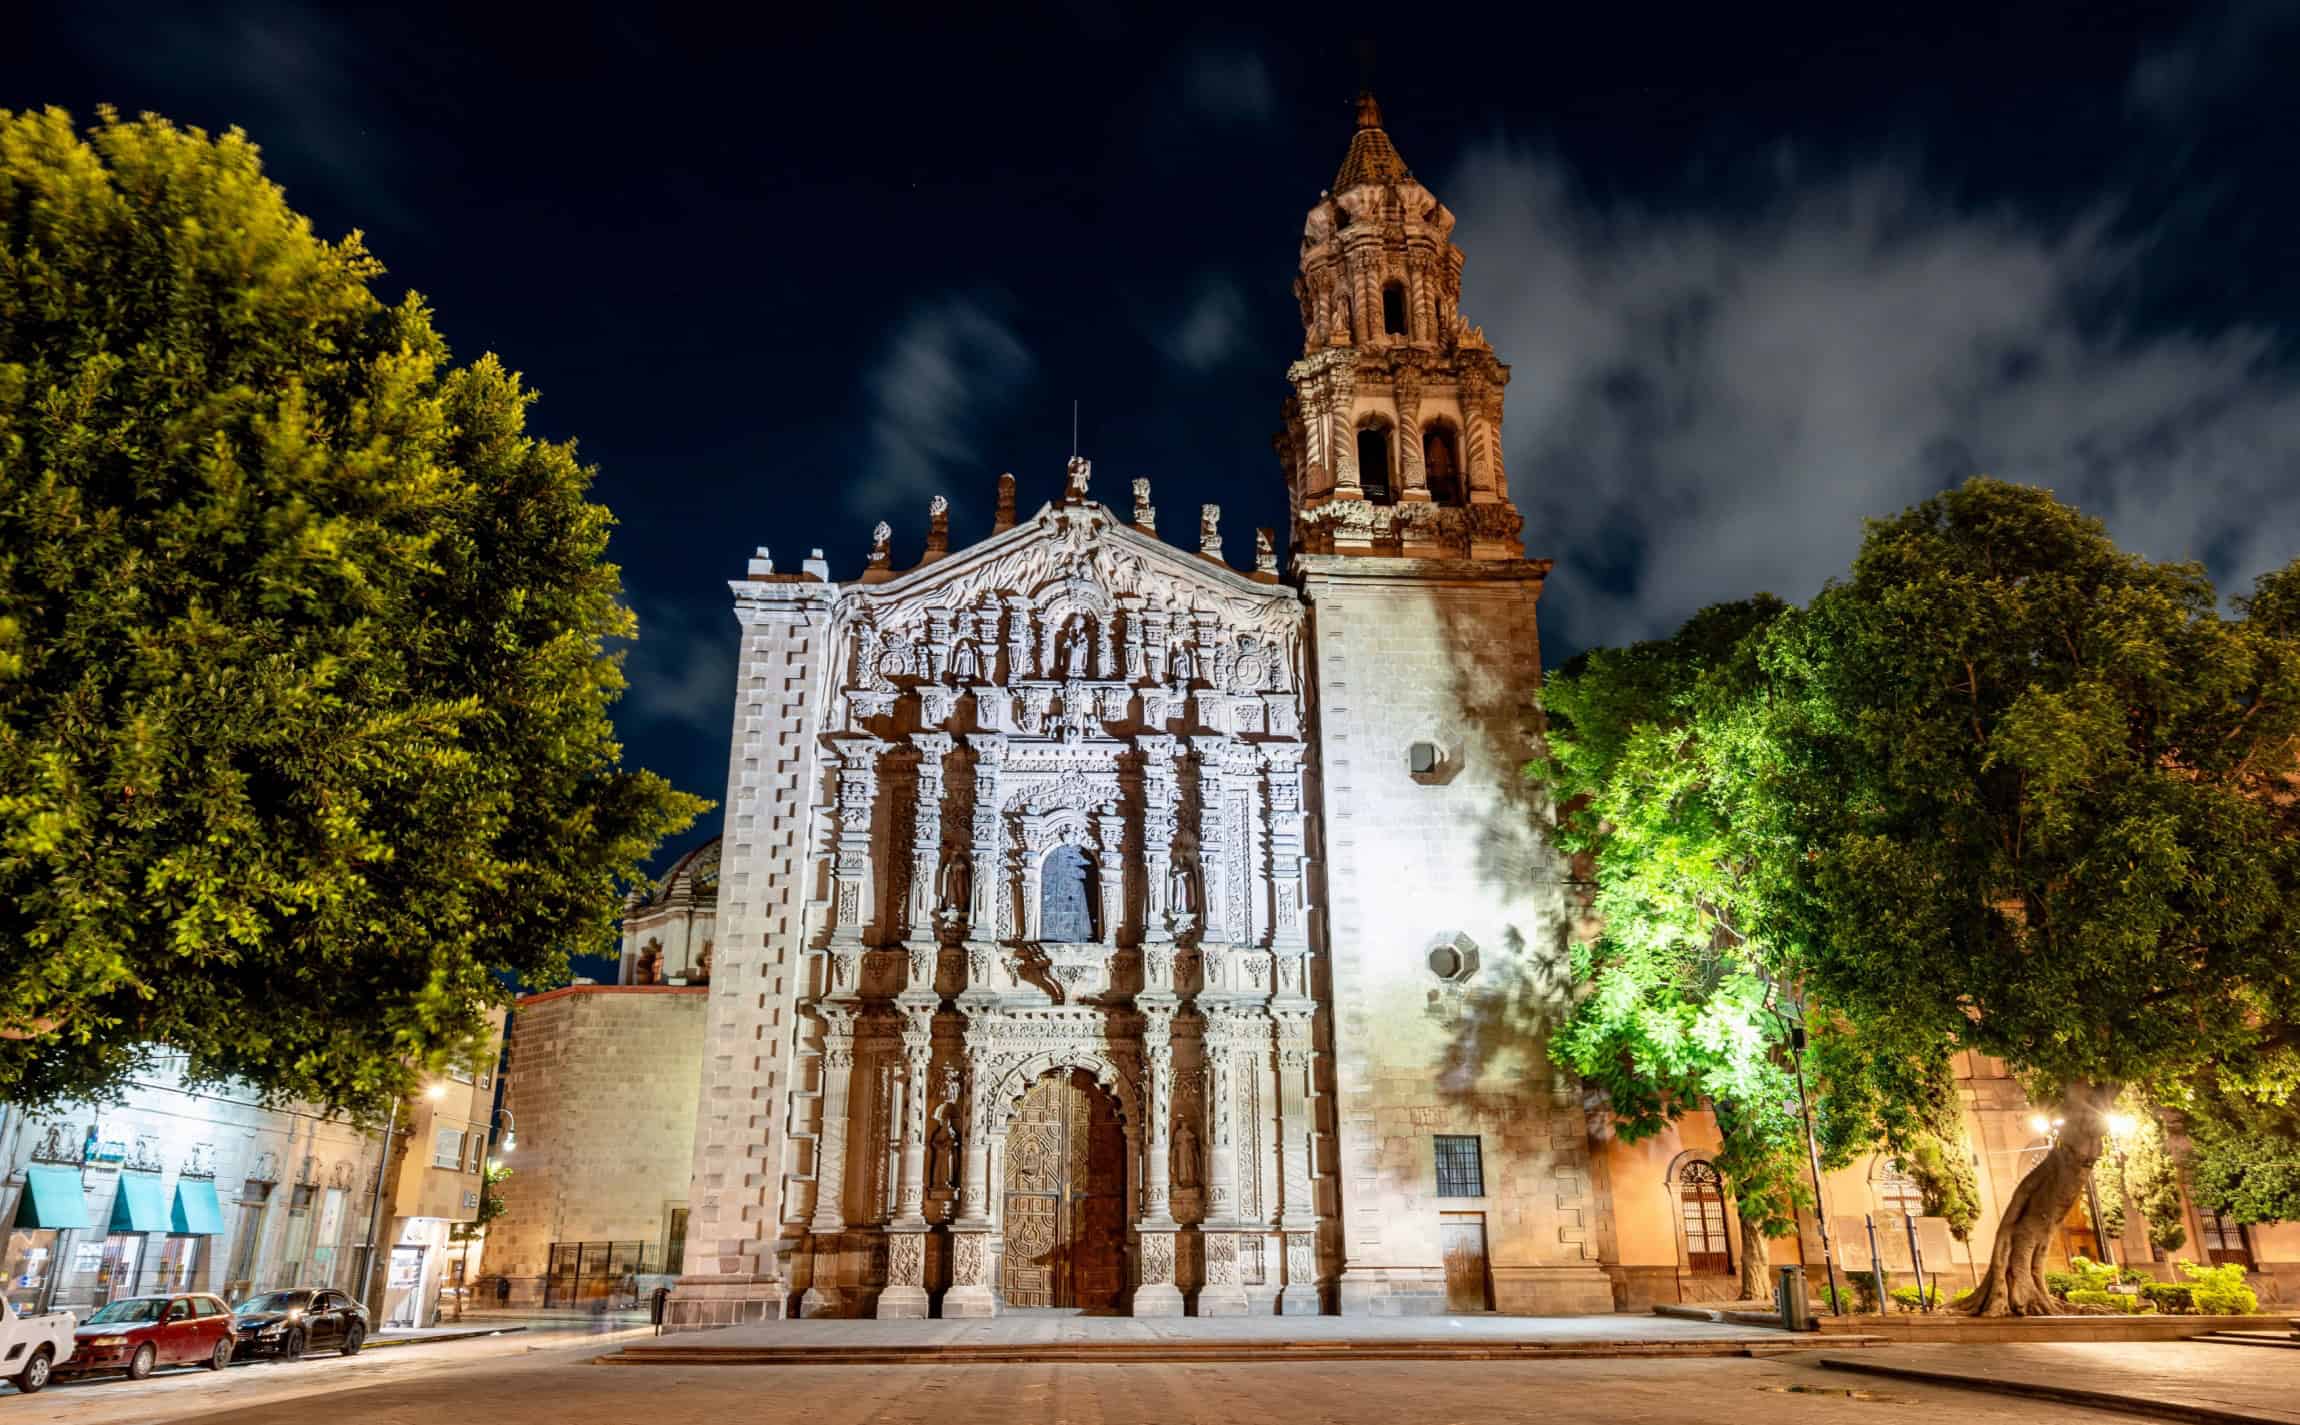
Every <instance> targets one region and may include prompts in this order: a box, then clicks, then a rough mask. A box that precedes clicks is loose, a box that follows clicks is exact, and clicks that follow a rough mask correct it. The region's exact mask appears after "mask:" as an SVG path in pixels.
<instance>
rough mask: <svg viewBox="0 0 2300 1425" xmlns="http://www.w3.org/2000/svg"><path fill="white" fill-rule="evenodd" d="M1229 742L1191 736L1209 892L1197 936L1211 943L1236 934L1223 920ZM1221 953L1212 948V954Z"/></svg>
mask: <svg viewBox="0 0 2300 1425" xmlns="http://www.w3.org/2000/svg"><path fill="white" fill-rule="evenodd" d="M1229 743H1230V739H1229V738H1227V737H1209V736H1199V737H1193V738H1191V739H1190V746H1191V749H1192V750H1193V751H1194V752H1195V753H1196V754H1197V761H1198V879H1199V883H1200V885H1201V886H1202V887H1203V888H1204V891H1205V896H1206V904H1205V906H1204V907H1203V908H1202V909H1201V911H1200V915H1199V922H1198V923H1199V927H1200V929H1199V933H1198V940H1199V943H1200V944H1202V945H1205V946H1208V947H1212V946H1216V945H1221V944H1225V943H1227V942H1228V941H1230V940H1231V939H1233V938H1234V937H1233V936H1232V934H1231V929H1230V927H1229V925H1228V924H1227V923H1226V922H1225V921H1224V920H1223V916H1224V914H1225V913H1226V912H1227V910H1228V907H1229V904H1230V854H1229V838H1228V836H1227V834H1226V828H1227V826H1228V817H1227V815H1226V813H1227V812H1228V811H1229V793H1228V791H1227V788H1226V786H1225V784H1224V781H1223V775H1222V773H1223V766H1224V763H1225V761H1226V758H1225V756H1224V753H1225V752H1226V751H1227V749H1228V747H1229ZM1218 953H1219V952H1218V951H1212V950H1209V954H1218ZM1210 963H1211V962H1210Z"/></svg>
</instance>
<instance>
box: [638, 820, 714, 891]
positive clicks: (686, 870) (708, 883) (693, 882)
mask: <svg viewBox="0 0 2300 1425" xmlns="http://www.w3.org/2000/svg"><path fill="white" fill-rule="evenodd" d="M675 895H684V896H686V897H688V898H690V899H692V900H698V901H715V900H717V899H718V898H719V838H718V837H716V836H714V837H712V838H711V839H710V840H708V841H706V842H704V843H703V844H702V845H700V846H698V847H696V848H695V849H694V850H692V851H690V852H688V853H687V854H686V855H684V856H681V857H680V858H679V859H678V860H677V861H675V862H673V863H672V865H671V869H670V870H668V871H665V872H664V873H663V880H662V884H660V885H658V886H657V887H656V888H655V892H654V894H653V895H650V896H648V897H647V904H649V905H661V904H663V903H664V902H666V901H668V900H669V899H670V898H671V897H673V896H675Z"/></svg>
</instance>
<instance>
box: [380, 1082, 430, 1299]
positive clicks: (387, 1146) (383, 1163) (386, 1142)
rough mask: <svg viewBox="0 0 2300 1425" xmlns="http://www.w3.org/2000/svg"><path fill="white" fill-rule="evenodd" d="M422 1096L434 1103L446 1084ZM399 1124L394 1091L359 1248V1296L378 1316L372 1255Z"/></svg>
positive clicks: (425, 1090)
mask: <svg viewBox="0 0 2300 1425" xmlns="http://www.w3.org/2000/svg"><path fill="white" fill-rule="evenodd" d="M423 1096H424V1097H425V1098H427V1099H430V1100H431V1101H432V1102H433V1103H437V1102H439V1101H440V1100H441V1099H443V1098H445V1097H447V1088H446V1086H445V1085H443V1084H430V1085H427V1086H426V1087H425V1088H424V1090H423ZM398 1127H399V1095H397V1094H393V1095H392V1098H391V1113H390V1115H389V1116H388V1117H386V1118H385V1119H384V1121H383V1156H382V1157H381V1158H380V1159H378V1160H377V1162H376V1165H375V1196H374V1198H372V1199H371V1200H370V1201H369V1203H368V1206H367V1242H366V1244H365V1245H364V1246H363V1247H362V1248H361V1249H360V1250H361V1251H362V1252H364V1253H365V1254H366V1255H365V1257H364V1259H363V1260H362V1261H361V1262H360V1281H359V1299H360V1301H361V1302H362V1303H363V1304H365V1305H366V1307H367V1309H368V1311H369V1312H370V1313H372V1314H373V1316H374V1317H375V1318H377V1319H381V1317H382V1315H383V1302H382V1301H381V1300H379V1299H378V1298H377V1294H376V1283H375V1259H376V1255H377V1254H378V1253H379V1252H380V1251H381V1250H382V1242H381V1239H380V1237H379V1234H380V1233H381V1232H382V1230H383V1184H384V1180H385V1179H386V1178H387V1177H389V1176H390V1174H391V1139H392V1134H393V1133H394V1131H395V1130H397V1129H398Z"/></svg>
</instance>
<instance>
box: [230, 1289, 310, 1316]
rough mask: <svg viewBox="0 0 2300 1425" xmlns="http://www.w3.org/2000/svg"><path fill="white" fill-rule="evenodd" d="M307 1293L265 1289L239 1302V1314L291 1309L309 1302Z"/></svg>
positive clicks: (249, 1314)
mask: <svg viewBox="0 0 2300 1425" xmlns="http://www.w3.org/2000/svg"><path fill="white" fill-rule="evenodd" d="M310 1299H311V1298H310V1296H309V1294H308V1293H305V1292H300V1291H267V1292H265V1293H264V1294H263V1295H262V1296H251V1297H249V1298H248V1299H247V1300H246V1301H243V1302H241V1303H240V1304H239V1314H240V1315H242V1316H252V1315H254V1314H255V1313H257V1312H259V1311H293V1310H295V1309H296V1308H297V1307H300V1306H304V1305H307V1304H308V1303H309V1302H310Z"/></svg>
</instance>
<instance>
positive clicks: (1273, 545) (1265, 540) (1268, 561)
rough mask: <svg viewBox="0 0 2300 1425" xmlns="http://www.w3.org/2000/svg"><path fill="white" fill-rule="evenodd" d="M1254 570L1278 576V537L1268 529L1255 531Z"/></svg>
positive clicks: (1274, 576)
mask: <svg viewBox="0 0 2300 1425" xmlns="http://www.w3.org/2000/svg"><path fill="white" fill-rule="evenodd" d="M1254 572H1255V573H1257V574H1268V575H1269V576H1271V577H1272V578H1276V577H1277V573H1278V537H1277V535H1276V534H1274V533H1272V532H1271V531H1269V530H1266V529H1258V530H1255V531H1254Z"/></svg>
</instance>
